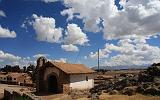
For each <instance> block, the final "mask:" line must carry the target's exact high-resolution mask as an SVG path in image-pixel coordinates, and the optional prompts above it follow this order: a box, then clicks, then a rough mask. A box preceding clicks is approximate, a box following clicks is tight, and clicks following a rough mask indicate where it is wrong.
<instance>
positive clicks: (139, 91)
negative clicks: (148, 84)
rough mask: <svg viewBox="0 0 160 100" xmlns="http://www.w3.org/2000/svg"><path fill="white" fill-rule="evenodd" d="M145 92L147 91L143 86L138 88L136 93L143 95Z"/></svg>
mask: <svg viewBox="0 0 160 100" xmlns="http://www.w3.org/2000/svg"><path fill="white" fill-rule="evenodd" d="M144 91H145V89H144V87H143V86H138V87H137V89H136V92H138V93H142V94H143V93H144Z"/></svg>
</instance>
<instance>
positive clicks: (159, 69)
mask: <svg viewBox="0 0 160 100" xmlns="http://www.w3.org/2000/svg"><path fill="white" fill-rule="evenodd" d="M147 72H148V74H149V75H151V76H160V66H157V65H156V66H151V67H148V69H147Z"/></svg>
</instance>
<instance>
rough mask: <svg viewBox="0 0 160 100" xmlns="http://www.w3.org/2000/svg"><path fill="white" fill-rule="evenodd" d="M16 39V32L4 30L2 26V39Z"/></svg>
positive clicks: (0, 36) (0, 30)
mask: <svg viewBox="0 0 160 100" xmlns="http://www.w3.org/2000/svg"><path fill="white" fill-rule="evenodd" d="M15 37H16V32H14V31H10V30H9V29H7V28H3V27H2V26H1V25H0V38H15Z"/></svg>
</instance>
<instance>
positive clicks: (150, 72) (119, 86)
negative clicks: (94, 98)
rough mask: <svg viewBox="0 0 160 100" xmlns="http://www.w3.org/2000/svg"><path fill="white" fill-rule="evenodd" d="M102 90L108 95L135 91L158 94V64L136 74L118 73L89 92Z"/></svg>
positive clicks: (159, 77)
mask: <svg viewBox="0 0 160 100" xmlns="http://www.w3.org/2000/svg"><path fill="white" fill-rule="evenodd" d="M102 92H105V93H109V94H110V95H115V94H124V95H129V96H131V95H134V94H136V93H141V94H144V95H160V66H159V65H158V66H157V65H156V64H153V65H152V66H151V67H149V68H148V69H147V70H145V71H142V72H140V73H139V74H138V75H120V76H119V77H116V78H114V79H109V80H106V81H105V82H103V83H100V84H98V85H97V86H95V87H94V88H92V89H91V90H90V93H91V94H101V93H102Z"/></svg>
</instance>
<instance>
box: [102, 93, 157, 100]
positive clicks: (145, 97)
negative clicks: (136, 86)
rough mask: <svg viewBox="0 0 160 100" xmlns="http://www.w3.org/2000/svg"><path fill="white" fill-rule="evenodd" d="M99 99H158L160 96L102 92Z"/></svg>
mask: <svg viewBox="0 0 160 100" xmlns="http://www.w3.org/2000/svg"><path fill="white" fill-rule="evenodd" d="M100 100H160V96H145V95H141V94H136V95H133V96H127V95H108V94H102V95H100Z"/></svg>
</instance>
